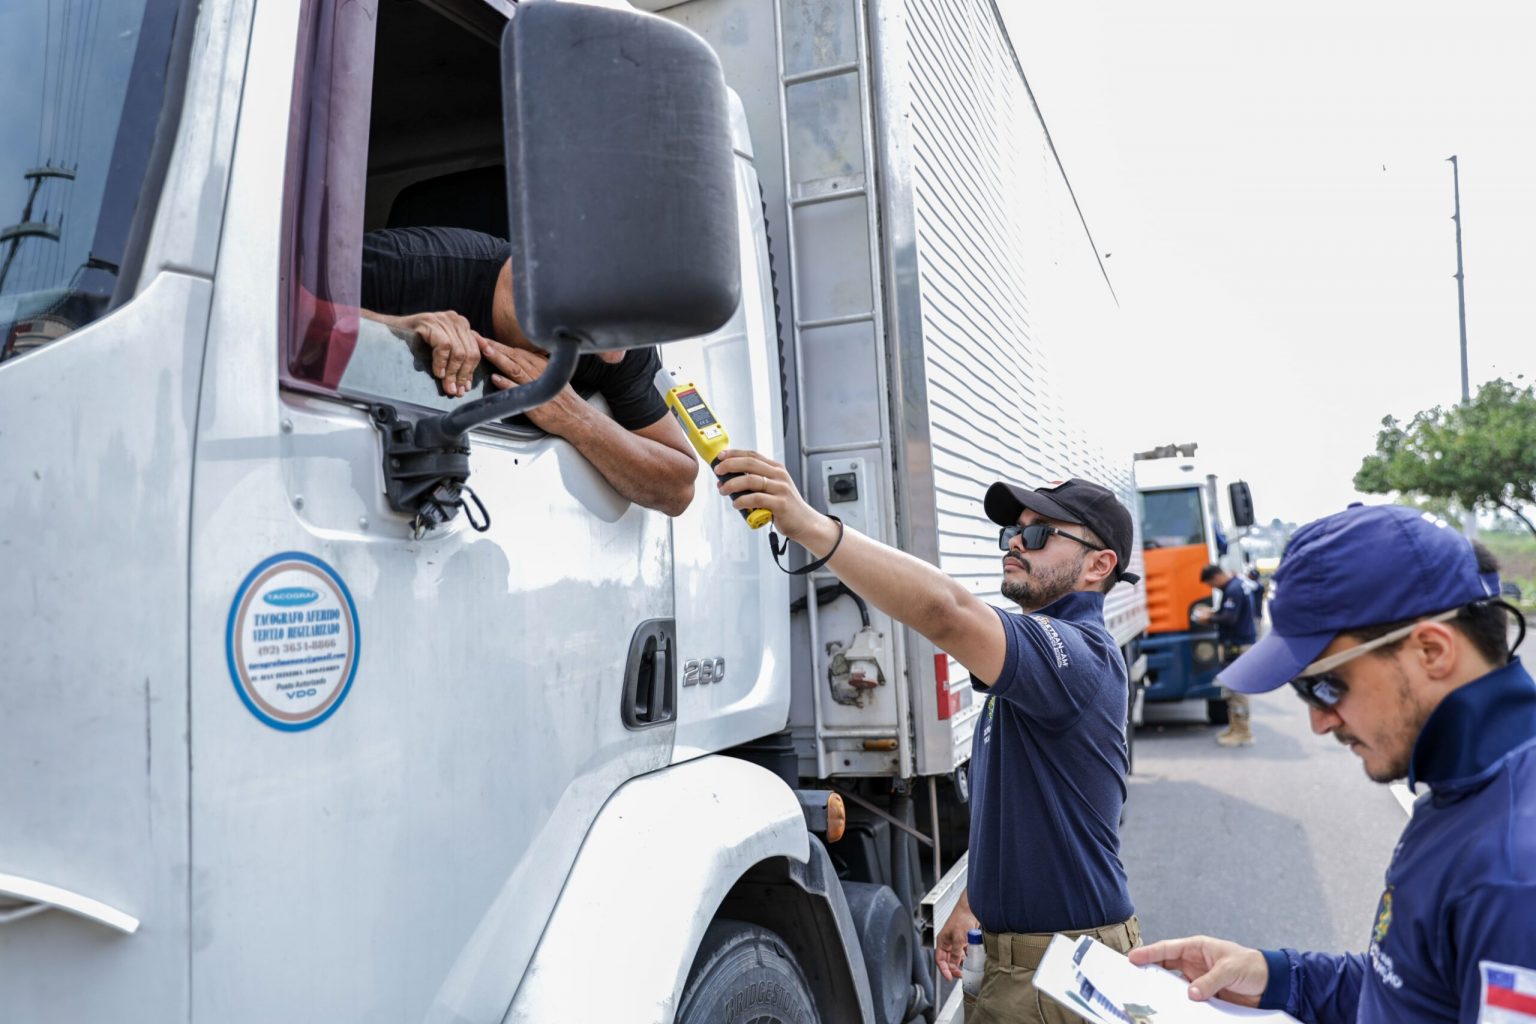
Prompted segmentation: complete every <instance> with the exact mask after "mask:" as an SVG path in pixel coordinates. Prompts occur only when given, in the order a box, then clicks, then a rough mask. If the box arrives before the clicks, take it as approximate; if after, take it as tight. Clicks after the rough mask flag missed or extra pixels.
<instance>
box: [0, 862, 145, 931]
mask: <svg viewBox="0 0 1536 1024" xmlns="http://www.w3.org/2000/svg"><path fill="white" fill-rule="evenodd" d="M3 897H10V898H11V899H15V900H20V901H21V905H20V906H18V907H8V908H5V909H0V925H5V924H10V923H11V922H13V921H20V920H22V919H23V918H27V917H31V916H33V915H34V914H41V913H43V912H44V911H48V910H63V911H67V912H68V913H71V914H74V915H75V916H77V917H83V918H85V919H86V920H87V921H95V922H96V923H97V924H102V925H106V926H107V927H108V928H113V929H116V930H117V931H120V932H122V933H123V934H124V935H132V934H133V933H134V932H136V931H138V930H139V919H138V918H136V917H134V916H132V915H130V914H125V913H123V912H122V911H121V910H118V909H117V908H116V907H109V906H107V905H106V904H105V903H102V902H101V901H100V900H93V899H91V898H90V897H89V896H82V895H80V894H79V893H77V892H70V891H69V890H68V889H61V888H59V887H58V886H56V885H49V884H48V883H47V882H38V881H34V880H33V879H30V878H22V877H21V876H20V875H6V874H0V898H3Z"/></svg>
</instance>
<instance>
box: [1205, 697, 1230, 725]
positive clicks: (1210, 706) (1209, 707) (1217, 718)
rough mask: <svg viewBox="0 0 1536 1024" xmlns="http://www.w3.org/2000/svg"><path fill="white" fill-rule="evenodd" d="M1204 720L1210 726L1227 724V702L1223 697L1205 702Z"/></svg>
mask: <svg viewBox="0 0 1536 1024" xmlns="http://www.w3.org/2000/svg"><path fill="white" fill-rule="evenodd" d="M1205 720H1206V721H1207V722H1210V723H1211V724H1212V725H1226V724H1227V702H1226V699H1225V698H1223V697H1214V698H1212V699H1211V700H1208V701H1206V702H1205Z"/></svg>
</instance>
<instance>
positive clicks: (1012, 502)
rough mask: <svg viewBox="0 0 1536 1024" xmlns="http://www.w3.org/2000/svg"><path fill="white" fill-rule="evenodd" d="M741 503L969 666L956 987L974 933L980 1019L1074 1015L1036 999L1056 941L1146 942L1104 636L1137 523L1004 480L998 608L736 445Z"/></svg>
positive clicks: (1114, 682)
mask: <svg viewBox="0 0 1536 1024" xmlns="http://www.w3.org/2000/svg"><path fill="white" fill-rule="evenodd" d="M717 471H718V472H719V473H721V474H726V473H740V474H742V475H741V476H738V477H735V478H733V479H731V480H728V481H726V482H725V483H723V484H722V485H721V491H722V492H723V493H726V494H729V495H731V496H732V497H733V498H734V499H735V502H734V503H735V505H736V507H738V508H766V509H769V510H770V511H772V512H773V516H774V524H775V525H776V526H777V527H778V529H779V530H780V531H781V532H782V533H783V534H784V535H785V536H787V537H789V538H790V539H792V540H795V541H798V542H799V543H800V544H801V545H802V546H803V547H805V548H806V549H807V550H808V551H810V552H811V553H812V554H813V555H817V556H820V557H821V559H822V560H823V562H824V564H825V565H826V566H827V567H828V568H830V569H831V570H832V571H833V572H835V573H837V575H838V577H839V578H841V579H842V581H843V582H844V583H845V584H847V586H848V587H849V588H850V589H851V590H853V591H855V592H856V593H858V594H860V595H861V596H863V597H864V598H865V599H867V600H868V601H869V602H870V603H872V604H874V605H875V606H876V607H878V608H880V609H881V610H882V611H884V612H885V613H886V614H888V615H890V616H891V617H892V618H894V619H897V620H899V621H901V622H904V623H906V624H907V625H909V626H911V627H912V628H914V629H916V630H917V631H918V632H920V633H922V634H923V635H924V636H925V637H927V638H928V639H929V640H931V641H933V643H934V645H935V646H937V647H938V648H939V649H941V650H943V651H946V652H948V653H949V654H950V655H952V656H953V657H954V658H955V659H956V660H957V661H959V662H960V663H961V664H962V665H964V666H965V667H966V668H967V669H968V670H969V671H970V673H971V679H972V685H974V686H975V688H976V689H977V690H978V691H980V692H981V693H982V694H983V695H985V698H986V703H985V705H984V707H983V710H982V713H981V714H980V715H979V716H977V719H976V736H975V740H974V741H973V744H972V747H971V836H970V861H969V864H970V873H969V876H968V882H967V892H966V893H965V894H964V895H963V896H962V897H961V900H960V904H959V907H958V908H957V909H956V910H955V912H954V914H953V915H952V916H951V917H950V920H949V922H948V923H947V924H946V925H945V926H944V929H943V931H942V932H940V934H939V937H938V940H937V943H936V950H935V955H936V957H937V960H938V965H939V969H940V970H941V971H942V972H943V973H944V976H945V977H947V978H951V979H954V978H957V977H959V974H960V961H961V959H962V957H963V956H964V953H965V944H966V943H965V940H966V931H967V930H968V929H971V928H978V927H979V928H982V929H983V930H984V931H985V942H986V951H987V966H986V972H985V977H984V979H983V981H982V986H981V992H980V996H979V997H978V999H976V1000H974V1001H973V1000H971V999H969V998H967V999H966V1009H965V1019H966V1021H967V1024H988V1022H1003V1021H1008V1022H1014V1021H1026V1022H1029V1021H1036V1022H1045V1021H1048V1022H1051V1024H1056V1022H1058V1021H1059V1022H1061V1024H1067V1022H1069V1021H1071V1020H1073V1019H1074V1018H1073V1016H1072V1015H1071V1014H1070V1013H1069V1012H1068V1011H1066V1010H1065V1009H1063V1008H1061V1007H1058V1006H1056V1004H1054V1003H1049V1001H1048V1000H1047V1001H1046V1002H1047V1004H1048V1005H1047V1006H1045V1007H1042V1006H1041V1000H1040V997H1039V996H1038V995H1037V994H1036V993H1035V991H1034V985H1033V978H1034V972H1035V968H1036V967H1037V966H1038V965H1039V963H1040V957H1041V956H1042V955H1043V954H1044V952H1045V947H1046V946H1047V945H1049V944H1050V939H1051V936H1052V934H1053V933H1056V932H1066V933H1067V934H1069V935H1093V936H1095V937H1097V938H1098V939H1099V940H1100V941H1102V942H1105V943H1107V944H1109V945H1111V946H1113V947H1114V948H1116V949H1119V950H1121V951H1122V952H1123V951H1127V950H1130V949H1132V948H1133V947H1134V946H1136V945H1137V944H1138V943H1139V942H1140V941H1141V932H1140V928H1139V926H1138V925H1137V923H1136V918H1135V916H1134V908H1133V907H1132V905H1131V897H1130V893H1129V892H1128V890H1127V886H1126V878H1125V869H1124V867H1123V866H1122V865H1121V863H1120V836H1119V823H1120V809H1121V807H1122V805H1123V804H1124V802H1125V773H1126V769H1127V755H1126V746H1125V720H1126V697H1127V684H1126V671H1125V661H1124V658H1123V657H1122V655H1121V653H1120V649H1119V648H1118V647H1117V646H1116V645H1115V641H1114V638H1113V637H1111V636H1110V634H1109V631H1108V629H1106V628H1105V625H1104V594H1105V592H1107V591H1108V590H1110V589H1111V588H1112V587H1114V586H1115V585H1116V584H1117V583H1120V582H1125V583H1135V582H1136V580H1137V579H1138V577H1137V576H1136V574H1135V573H1131V572H1127V571H1126V566H1127V564H1128V560H1129V556H1130V547H1131V544H1132V542H1133V534H1132V526H1131V515H1130V513H1129V512H1128V511H1126V509H1125V506H1123V505H1122V504H1121V503H1120V502H1119V501H1118V500H1116V498H1115V496H1114V494H1113V493H1112V492H1110V491H1109V490H1107V489H1106V488H1104V487H1101V486H1099V485H1098V484H1095V483H1090V482H1088V481H1086V480H1068V481H1066V482H1065V483H1060V484H1057V485H1055V486H1052V487H1043V488H1040V489H1039V490H1029V489H1028V488H1024V487H1018V486H1015V485H1013V484H1008V483H996V484H993V485H992V487H991V488H990V489H989V490H988V491H987V493H986V498H985V500H984V503H983V504H984V506H985V509H986V513H987V516H988V517H989V518H990V519H991V520H992V521H993V522H995V523H997V524H998V525H999V526H1001V527H1002V528H1003V529H1002V530H1001V531H1000V536H999V539H998V543H999V546H1000V547H1001V548H1002V550H1003V551H1004V552H1005V554H1004V556H1003V560H1002V570H1003V581H1002V593H1003V596H1004V597H1006V598H1008V599H1009V600H1010V601H1013V602H1015V603H1017V604H1018V605H1019V608H1020V611H1018V612H1013V611H1008V610H1005V609H1002V608H995V607H993V606H992V605H990V604H987V603H986V602H985V601H983V600H981V598H979V597H977V596H976V595H975V594H973V593H971V591H970V590H969V589H967V588H966V587H965V586H964V585H963V584H961V583H958V582H956V581H955V580H953V579H951V578H950V577H948V576H946V575H945V574H944V573H942V572H940V571H939V570H938V569H936V568H935V567H934V566H932V565H930V564H928V563H927V562H924V561H922V560H920V559H917V558H914V557H912V556H911V555H906V554H903V553H902V552H900V551H897V550H895V549H893V548H889V547H886V546H885V545H883V544H880V543H878V542H876V541H873V540H870V539H869V538H868V537H864V536H861V535H860V534H858V533H857V532H855V531H854V530H846V529H844V528H843V526H842V524H841V523H839V522H837V521H836V520H834V519H831V518H830V517H828V516H825V515H823V514H821V513H820V512H817V511H816V510H815V509H812V508H811V507H810V506H809V505H807V504H806V503H805V501H804V500H803V499H802V498H801V497H800V494H799V492H798V491H797V490H796V489H795V485H794V483H793V481H791V480H790V477H789V473H788V472H787V471H786V470H785V469H784V467H783V466H781V465H780V464H778V463H777V462H774V461H772V460H770V459H766V458H763V457H762V456H760V455H757V454H755V453H752V452H742V451H727V452H725V453H723V455H722V457H721V462H720V464H719V466H718V467H717Z"/></svg>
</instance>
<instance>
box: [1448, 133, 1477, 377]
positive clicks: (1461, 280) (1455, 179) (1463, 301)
mask: <svg viewBox="0 0 1536 1024" xmlns="http://www.w3.org/2000/svg"><path fill="white" fill-rule="evenodd" d="M1446 159H1448V160H1449V161H1450V162H1451V182H1452V185H1453V187H1454V188H1455V191H1456V212H1455V213H1454V214H1453V215H1452V216H1451V220H1453V221H1455V222H1456V309H1457V312H1458V313H1460V314H1461V403H1462V404H1463V405H1465V404H1467V403H1468V402H1470V401H1471V400H1472V390H1471V388H1470V387H1469V386H1468V380H1467V278H1466V275H1465V274H1464V273H1463V272H1462V266H1461V171H1460V169H1459V168H1458V166H1457V164H1456V157H1455V156H1454V155H1453V156H1449V157H1447V158H1446Z"/></svg>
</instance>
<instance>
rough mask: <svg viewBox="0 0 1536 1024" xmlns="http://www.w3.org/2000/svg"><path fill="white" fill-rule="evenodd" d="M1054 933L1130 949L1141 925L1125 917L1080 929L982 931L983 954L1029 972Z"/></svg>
mask: <svg viewBox="0 0 1536 1024" xmlns="http://www.w3.org/2000/svg"><path fill="white" fill-rule="evenodd" d="M1057 935H1065V936H1066V937H1067V938H1069V939H1076V938H1080V937H1082V936H1084V935H1092V936H1093V937H1094V938H1096V939H1098V940H1099V941H1100V942H1103V943H1105V944H1106V945H1111V946H1113V947H1114V948H1116V949H1118V948H1119V947H1120V946H1121V945H1124V946H1125V948H1126V949H1130V948H1132V947H1134V946H1137V945H1140V944H1141V926H1140V924H1139V923H1137V921H1136V918H1134V917H1130V918H1127V919H1126V920H1124V921H1121V922H1119V923H1118V924H1106V925H1103V926H1102V927H1099V928H1084V929H1082V930H1081V931H1062V932H983V933H982V942H983V944H984V945H985V946H986V949H987V956H989V957H993V958H995V959H996V960H997V962H998V963H999V964H1001V965H1002V966H1004V967H1022V968H1024V969H1025V970H1030V971H1032V970H1034V969H1035V968H1037V967H1039V966H1040V961H1041V960H1042V959H1044V958H1045V950H1046V947H1047V946H1049V945H1050V944H1051V940H1052V939H1054V938H1055V937H1056V936H1057ZM1111 940H1119V941H1113V942H1112V941H1111Z"/></svg>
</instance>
